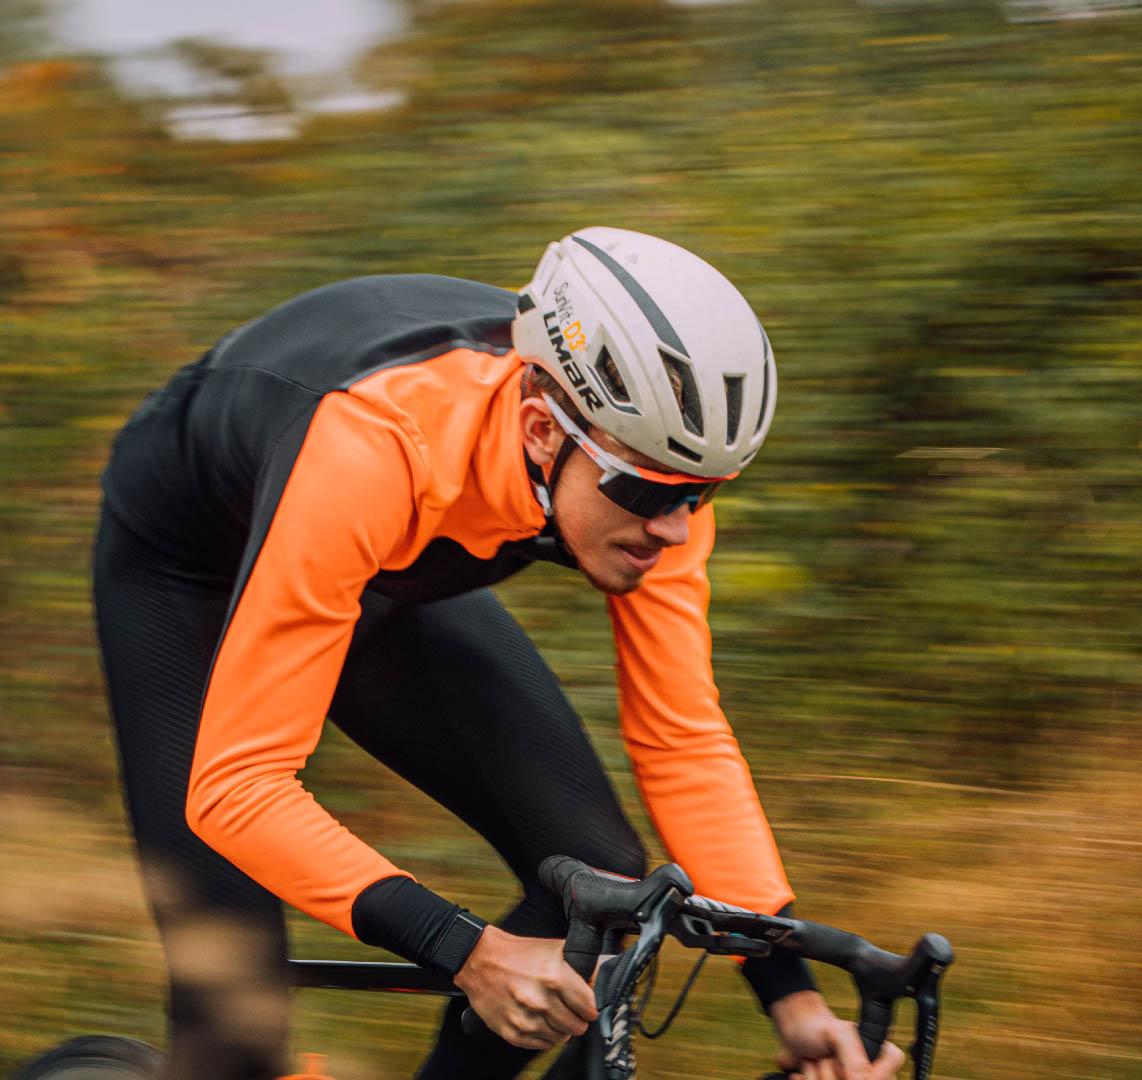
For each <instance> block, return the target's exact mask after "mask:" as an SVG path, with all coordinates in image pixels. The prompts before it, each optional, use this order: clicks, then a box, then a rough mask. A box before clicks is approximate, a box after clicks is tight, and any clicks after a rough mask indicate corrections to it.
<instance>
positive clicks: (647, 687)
mask: <svg viewBox="0 0 1142 1080" xmlns="http://www.w3.org/2000/svg"><path fill="white" fill-rule="evenodd" d="M714 532H715V528H714V516H713V508H712V507H709V506H707V507H705V508H703V509H702V510H700V511H699V512H698V513H697V514H695V515H694V516H693V517H692V518H691V519H690V536H689V538H688V540H687V542H686V543H685V544H682V545H679V546H678V547H676V548H670V549H667V550H666V551H664V552H663V553H662V558H661V559H660V560H659V563H658V565H657V566H655V567H654V569H653V570H651V571H650V572H649V573H648V574H647V575H646V577H645V578H644V579H643V582H642V584H641V586H640V587H639V588H638V589H636V590H635V591H634V592H631V593H628V594H627V595H625V596H613V597H609V598H608V609H609V612H610V616H611V623H612V625H613V627H614V635H615V648H616V652H617V657H618V682H619V708H620V720H621V724H622V731H623V739H624V742H625V744H626V748H627V752H628V753H629V754H630V758H631V763H632V765H633V768H634V776H635V780H636V782H637V783H638V786H639V790H640V791H641V793H642V797H643V800H644V802H645V803H646V806H647V809H648V810H649V812H650V816H651V818H652V819H653V821H654V824H655V827H656V829H657V831H658V834H659V836H661V837H662V841H663V843H664V844H665V845H666V849H667V851H668V852H669V853H670V857H671V858H672V859H674V861H676V862H677V863H679V864H680V865H681V866H682V867H683V868H684V869H685V870H686V872H687V873H688V874H689V875H690V876H691V878H692V879H693V881H694V885H695V887H696V888H697V890H698V892H700V893H702V894H703V895H706V896H711V897H713V898H715V899H718V900H724V901H726V902H728V903H732V904H738V905H740V906H743V907H748V908H750V909H752V910H756V911H761V912H764V913H766V914H772V913H775V912H777V911H778V910H779V909H780V908H782V907H784V906H785V904H787V903H789V901H791V900H792V899H793V892H792V890H791V889H790V887H789V882H788V881H787V880H786V877H785V871H784V870H783V868H782V864H781V857H780V855H779V854H778V851H777V845H776V843H775V841H774V838H773V833H772V831H771V829H770V827H769V823H768V822H767V821H766V818H765V814H764V812H763V811H762V808H761V802H760V800H759V799H758V795H757V791H756V789H755V787H754V784H753V779H752V777H751V775H750V771H749V767H748V765H747V764H746V761H745V758H744V757H743V756H742V753H741V749H740V748H739V746H738V742H737V739H736V738H734V735H733V732H732V731H731V730H730V726H729V723H728V722H727V721H726V718H725V715H724V714H723V713H722V710H721V708H720V706H719V704H718V691H717V687H716V686H715V685H714V675H713V667H712V663H711V640H710V630H709V624H708V622H707V610H708V607H709V598H710V586H709V581H708V579H707V576H706V560H707V559H708V558H709V555H710V552H711V551H712V549H713V546H714Z"/></svg>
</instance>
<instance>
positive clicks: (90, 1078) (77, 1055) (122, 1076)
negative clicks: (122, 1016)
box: [12, 1035, 163, 1080]
mask: <svg viewBox="0 0 1142 1080" xmlns="http://www.w3.org/2000/svg"><path fill="white" fill-rule="evenodd" d="M162 1063H163V1056H162V1054H160V1053H159V1052H158V1051H157V1050H155V1049H154V1048H153V1047H151V1046H148V1045H147V1044H146V1043H143V1042H139V1041H138V1040H136V1039H124V1038H122V1037H120V1036H117V1035H81V1036H80V1037H79V1038H76V1039H69V1040H68V1041H67V1042H65V1043H60V1045H59V1046H56V1047H53V1048H52V1049H51V1050H47V1051H45V1052H44V1053H42V1054H40V1056H39V1057H37V1058H34V1059H33V1060H31V1061H29V1062H27V1063H26V1064H25V1065H22V1066H21V1067H20V1068H19V1069H18V1070H17V1071H16V1073H15V1074H14V1075H13V1076H12V1080H154V1078H155V1077H157V1076H158V1075H159V1069H160V1068H161V1067H162Z"/></svg>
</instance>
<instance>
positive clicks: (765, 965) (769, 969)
mask: <svg viewBox="0 0 1142 1080" xmlns="http://www.w3.org/2000/svg"><path fill="white" fill-rule="evenodd" d="M777 914H778V915H780V916H782V917H783V918H792V917H793V905H792V904H786V905H785V907H783V908H782V909H781V910H780V911H779V912H777ZM742 974H743V975H744V976H745V977H746V981H747V982H748V983H749V985H750V986H751V987H753V992H754V993H755V994H756V995H757V1000H758V1001H759V1002H760V1003H761V1007H762V1008H763V1009H764V1010H765V1011H766V1012H767V1013H768V1012H769V1010H770V1009H771V1008H772V1007H773V1005H774V1004H776V1003H777V1002H778V1001H780V1000H781V999H782V998H784V997H788V996H789V995H790V994H796V993H798V992H799V991H801V990H816V989H817V981H816V980H815V979H814V978H813V972H812V971H811V970H810V968H809V965H808V963H806V961H805V959H804V957H801V956H798V955H797V954H796V953H794V952H790V951H789V950H788V949H782V948H780V947H778V946H775V947H774V949H773V952H772V954H771V955H769V956H751V957H750V958H749V959H748V960H746V962H745V963H744V964H742Z"/></svg>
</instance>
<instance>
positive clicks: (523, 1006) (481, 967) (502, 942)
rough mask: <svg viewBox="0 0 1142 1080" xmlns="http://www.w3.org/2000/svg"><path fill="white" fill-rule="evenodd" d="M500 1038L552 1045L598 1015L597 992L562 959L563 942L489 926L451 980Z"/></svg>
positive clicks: (532, 1046)
mask: <svg viewBox="0 0 1142 1080" xmlns="http://www.w3.org/2000/svg"><path fill="white" fill-rule="evenodd" d="M452 981H453V982H454V983H455V984H456V985H457V986H458V987H459V988H460V989H461V990H463V991H464V993H465V994H467V995H468V1000H469V1001H470V1002H471V1004H472V1008H473V1009H475V1010H476V1013H477V1014H478V1015H479V1017H480V1019H481V1020H483V1021H484V1023H485V1024H487V1025H488V1027H489V1028H491V1029H492V1031H494V1032H495V1033H496V1034H497V1035H499V1036H500V1038H501V1039H506V1040H507V1041H508V1042H509V1043H511V1044H512V1046H521V1047H523V1048H524V1049H526V1050H548V1049H550V1048H551V1047H552V1046H555V1045H557V1044H559V1043H564V1042H566V1041H567V1040H568V1039H569V1038H570V1037H571V1036H572V1035H582V1034H583V1033H584V1032H585V1031H586V1030H587V1023H588V1022H589V1021H591V1020H594V1019H595V1018H596V1017H597V1016H598V1015H599V1014H598V1010H597V1009H596V1008H595V995H594V993H593V992H592V990H591V988H590V987H589V986H588V985H587V984H586V983H585V982H584V981H583V980H582V979H581V978H579V976H578V975H576V974H575V972H574V971H573V970H572V969H571V967H570V966H569V965H568V964H567V963H566V962H565V961H564V959H563V942H562V941H560V940H558V939H549V938H523V937H516V936H515V935H514V934H508V933H505V932H504V931H503V930H499V929H497V928H496V927H494V926H487V927H485V928H484V932H483V933H482V934H481V935H480V940H479V941H478V942H476V947H475V948H474V949H473V950H472V952H471V953H470V954H469V956H468V959H467V961H466V962H465V963H464V966H463V967H462V968H461V969H460V970H459V971H458V972H457V973H456V977H455V978H454V979H453V980H452Z"/></svg>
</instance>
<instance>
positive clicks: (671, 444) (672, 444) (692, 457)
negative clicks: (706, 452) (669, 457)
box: [666, 438, 702, 464]
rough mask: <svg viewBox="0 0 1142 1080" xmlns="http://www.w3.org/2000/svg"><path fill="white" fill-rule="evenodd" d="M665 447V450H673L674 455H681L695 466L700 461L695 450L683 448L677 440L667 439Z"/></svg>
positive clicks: (700, 456) (700, 457)
mask: <svg viewBox="0 0 1142 1080" xmlns="http://www.w3.org/2000/svg"><path fill="white" fill-rule="evenodd" d="M666 446H667V449H669V450H673V451H674V453H676V454H681V455H682V457H684V458H686V459H687V460H689V461H693V462H694V463H695V464H697V463H698V462H700V461H701V460H702V455H701V454H699V453H698V452H697V451H696V450H691V449H690V447H688V446H683V445H682V444H681V443H680V442H679V441H678V440H677V439H671V438H667V440H666Z"/></svg>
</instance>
